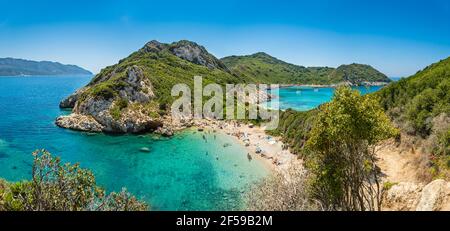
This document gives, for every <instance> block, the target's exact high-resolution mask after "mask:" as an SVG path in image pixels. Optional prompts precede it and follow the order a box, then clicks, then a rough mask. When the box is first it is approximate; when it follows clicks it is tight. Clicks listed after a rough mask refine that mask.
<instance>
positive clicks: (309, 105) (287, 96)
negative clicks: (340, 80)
mask: <svg viewBox="0 0 450 231" xmlns="http://www.w3.org/2000/svg"><path fill="white" fill-rule="evenodd" d="M380 88H381V87H380V86H372V87H354V89H357V90H359V91H360V92H361V94H367V93H371V92H375V91H377V90H379V89H380ZM334 90H335V89H334V88H312V87H300V86H292V87H285V88H280V89H278V91H279V96H278V107H279V109H281V110H286V109H289V108H291V109H294V110H297V111H308V110H311V109H313V108H316V107H318V106H319V105H320V104H323V103H326V102H329V101H330V100H331V99H332V97H333V93H334ZM269 93H270V91H269ZM265 106H267V107H268V108H276V107H277V102H276V100H275V101H272V102H267V103H265Z"/></svg>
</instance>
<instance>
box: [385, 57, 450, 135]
mask: <svg viewBox="0 0 450 231" xmlns="http://www.w3.org/2000/svg"><path fill="white" fill-rule="evenodd" d="M377 95H378V96H379V98H380V102H381V104H382V106H383V107H384V109H385V110H387V111H388V112H389V114H390V115H391V117H392V118H394V119H395V121H396V122H397V123H398V124H399V125H401V126H403V127H404V128H405V130H406V131H408V132H410V133H412V134H418V135H422V136H424V137H425V136H428V135H430V133H431V131H432V129H433V124H432V121H433V118H436V117H437V116H439V115H441V114H446V115H447V116H448V115H449V114H450V58H447V59H445V60H442V61H440V62H438V63H435V64H432V65H430V66H428V67H426V68H425V69H423V70H422V71H419V72H417V74H415V75H413V76H411V77H409V78H405V79H401V80H399V81H398V82H395V83H392V84H390V85H389V86H387V87H385V88H383V89H382V90H381V91H379V92H378V93H377Z"/></svg>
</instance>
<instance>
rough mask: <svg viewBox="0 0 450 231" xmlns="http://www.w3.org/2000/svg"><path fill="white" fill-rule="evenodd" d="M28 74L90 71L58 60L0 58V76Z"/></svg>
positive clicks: (80, 73) (85, 72) (77, 73)
mask: <svg viewBox="0 0 450 231" xmlns="http://www.w3.org/2000/svg"><path fill="white" fill-rule="evenodd" d="M28 75H30V76H33V75H92V73H91V72H90V71H88V70H85V69H83V68H81V67H79V66H76V65H65V64H61V63H58V62H50V61H40V62H38V61H31V60H25V59H15V58H0V76H28Z"/></svg>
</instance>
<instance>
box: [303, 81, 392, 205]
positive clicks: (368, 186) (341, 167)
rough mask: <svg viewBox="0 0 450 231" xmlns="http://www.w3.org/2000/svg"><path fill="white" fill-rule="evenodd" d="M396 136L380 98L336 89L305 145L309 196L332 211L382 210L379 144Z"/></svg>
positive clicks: (345, 89) (348, 89) (318, 117)
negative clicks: (308, 174)
mask: <svg viewBox="0 0 450 231" xmlns="http://www.w3.org/2000/svg"><path fill="white" fill-rule="evenodd" d="M397 132H398V131H397V130H396V129H395V128H394V127H393V126H392V125H391V123H390V121H389V119H388V117H387V116H386V115H385V114H384V111H383V110H382V108H381V107H380V106H379V105H378V103H377V101H376V99H374V98H373V97H371V96H361V95H360V93H359V92H358V91H354V90H351V89H350V88H348V87H341V88H338V89H337V90H336V92H335V94H334V97H333V100H332V101H331V102H330V103H327V104H325V105H323V106H321V108H320V112H319V115H318V116H317V118H316V121H315V123H314V126H313V128H312V130H311V134H310V138H309V140H308V141H307V145H306V148H307V150H308V151H309V155H308V158H307V166H308V169H309V170H310V171H311V173H312V177H311V179H310V186H311V191H310V192H311V196H312V197H313V198H316V199H317V200H319V201H320V202H321V204H322V205H323V206H324V207H325V208H326V209H329V210H361V211H365V210H380V209H381V204H382V184H381V182H380V176H379V171H378V168H377V166H376V155H375V145H376V144H377V143H378V142H379V141H381V140H384V139H387V138H389V137H393V136H394V135H396V134H397Z"/></svg>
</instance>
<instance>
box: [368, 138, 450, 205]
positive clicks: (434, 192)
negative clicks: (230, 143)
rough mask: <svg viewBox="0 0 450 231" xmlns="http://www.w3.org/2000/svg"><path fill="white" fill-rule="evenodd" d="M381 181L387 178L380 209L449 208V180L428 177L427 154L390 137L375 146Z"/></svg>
mask: <svg viewBox="0 0 450 231" xmlns="http://www.w3.org/2000/svg"><path fill="white" fill-rule="evenodd" d="M376 153H377V157H378V158H379V159H378V163H377V164H378V166H379V167H380V169H381V172H382V174H383V181H384V182H389V184H390V185H391V187H390V189H388V190H387V192H386V194H385V201H384V206H383V210H394V211H398V210H403V211H431V210H434V211H449V210H450V182H447V181H445V180H442V179H438V180H434V181H432V178H431V176H430V172H429V167H427V163H428V159H427V155H426V154H423V153H420V152H418V151H416V150H415V149H414V148H412V147H410V146H404V145H397V144H396V143H395V142H394V141H393V140H389V141H386V142H384V143H383V144H382V145H380V146H378V147H377V149H376Z"/></svg>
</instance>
